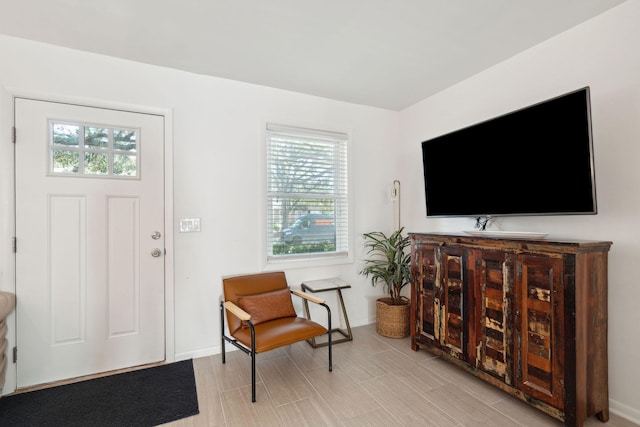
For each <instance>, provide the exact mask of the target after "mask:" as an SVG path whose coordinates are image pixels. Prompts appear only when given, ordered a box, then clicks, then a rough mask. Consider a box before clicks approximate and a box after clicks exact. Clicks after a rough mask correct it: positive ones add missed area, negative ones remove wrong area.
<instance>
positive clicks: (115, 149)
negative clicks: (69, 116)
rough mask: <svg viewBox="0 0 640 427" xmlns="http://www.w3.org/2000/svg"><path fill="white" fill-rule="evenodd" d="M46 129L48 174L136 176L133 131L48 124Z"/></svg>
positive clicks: (135, 136) (135, 143)
mask: <svg viewBox="0 0 640 427" xmlns="http://www.w3.org/2000/svg"><path fill="white" fill-rule="evenodd" d="M50 130H51V132H50V142H49V145H50V157H49V163H50V170H49V173H51V174H54V175H57V174H60V175H67V176H68V175H72V176H83V175H91V176H104V177H113V178H125V179H127V178H128V179H132V178H134V179H135V178H137V177H138V161H139V156H138V154H137V151H138V145H139V143H140V142H139V138H138V135H139V131H138V130H137V129H125V128H118V127H114V128H111V127H105V126H94V125H85V124H81V123H63V122H56V121H51V122H50Z"/></svg>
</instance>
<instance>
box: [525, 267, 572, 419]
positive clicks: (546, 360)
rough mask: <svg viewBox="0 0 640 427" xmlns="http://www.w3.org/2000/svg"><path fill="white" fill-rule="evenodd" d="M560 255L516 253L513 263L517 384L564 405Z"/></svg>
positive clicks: (531, 393) (532, 393)
mask: <svg viewBox="0 0 640 427" xmlns="http://www.w3.org/2000/svg"><path fill="white" fill-rule="evenodd" d="M563 298H564V296H563V260H562V258H561V257H553V256H551V255H550V256H543V255H520V256H519V257H518V261H517V263H516V279H515V299H516V336H517V339H518V342H519V345H518V348H517V358H518V360H517V362H516V365H517V376H516V377H517V378H516V380H517V382H518V384H517V387H518V388H519V389H520V390H521V391H522V392H524V393H526V394H528V395H529V396H532V397H533V398H535V399H538V400H540V401H543V402H547V403H549V404H551V405H553V406H555V407H556V408H562V407H563V406H564V398H563V396H564V388H563V384H562V379H563V378H564V369H563V363H562V361H563V360H564V345H563V343H564V337H563V331H564V321H565V320H564V308H563Z"/></svg>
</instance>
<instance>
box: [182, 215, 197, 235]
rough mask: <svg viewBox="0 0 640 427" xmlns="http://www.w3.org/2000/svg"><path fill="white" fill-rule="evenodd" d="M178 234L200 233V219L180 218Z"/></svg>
mask: <svg viewBox="0 0 640 427" xmlns="http://www.w3.org/2000/svg"><path fill="white" fill-rule="evenodd" d="M180 232H181V233H196V232H200V218H181V219H180Z"/></svg>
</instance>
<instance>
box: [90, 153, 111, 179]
mask: <svg viewBox="0 0 640 427" xmlns="http://www.w3.org/2000/svg"><path fill="white" fill-rule="evenodd" d="M84 173H86V174H98V175H106V174H107V173H109V155H108V154H103V153H84Z"/></svg>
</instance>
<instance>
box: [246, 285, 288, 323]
mask: <svg viewBox="0 0 640 427" xmlns="http://www.w3.org/2000/svg"><path fill="white" fill-rule="evenodd" d="M238 305H239V306H240V308H241V309H243V310H244V311H246V312H247V313H249V314H250V315H251V323H253V324H254V326H255V325H258V324H260V323H263V322H268V321H269V320H274V319H279V318H281V317H295V316H297V314H296V310H295V309H294V308H293V302H292V301H291V290H290V289H289V288H288V287H287V288H285V289H278V290H277V291H271V292H264V293H261V294H255V295H243V296H238ZM242 327H243V328H244V327H247V325H245V324H243V325H242Z"/></svg>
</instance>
